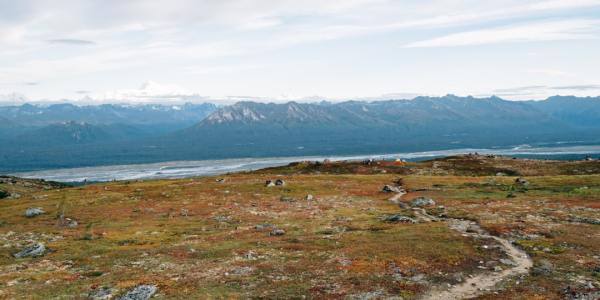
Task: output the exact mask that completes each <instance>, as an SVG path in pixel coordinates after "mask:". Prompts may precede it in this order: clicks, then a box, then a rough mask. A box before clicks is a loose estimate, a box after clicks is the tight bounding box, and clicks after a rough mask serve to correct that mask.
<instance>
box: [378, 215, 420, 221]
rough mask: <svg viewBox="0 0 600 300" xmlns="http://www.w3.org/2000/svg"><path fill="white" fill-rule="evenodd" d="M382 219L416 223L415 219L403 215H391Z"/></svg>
mask: <svg viewBox="0 0 600 300" xmlns="http://www.w3.org/2000/svg"><path fill="white" fill-rule="evenodd" d="M383 220H384V221H385V222H389V223H417V221H415V219H413V218H410V217H407V216H403V215H391V216H388V217H385V219H383Z"/></svg>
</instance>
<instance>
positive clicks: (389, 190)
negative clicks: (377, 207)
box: [381, 185, 402, 193]
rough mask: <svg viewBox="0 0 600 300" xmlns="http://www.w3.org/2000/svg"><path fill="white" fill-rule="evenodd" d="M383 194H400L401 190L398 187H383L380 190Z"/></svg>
mask: <svg viewBox="0 0 600 300" xmlns="http://www.w3.org/2000/svg"><path fill="white" fill-rule="evenodd" d="M381 190H382V191H383V192H384V193H400V192H402V188H401V187H398V186H391V185H385V186H383V189H381Z"/></svg>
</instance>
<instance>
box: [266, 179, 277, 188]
mask: <svg viewBox="0 0 600 300" xmlns="http://www.w3.org/2000/svg"><path fill="white" fill-rule="evenodd" d="M265 186H266V187H272V186H275V182H274V181H273V180H267V181H266V182H265Z"/></svg>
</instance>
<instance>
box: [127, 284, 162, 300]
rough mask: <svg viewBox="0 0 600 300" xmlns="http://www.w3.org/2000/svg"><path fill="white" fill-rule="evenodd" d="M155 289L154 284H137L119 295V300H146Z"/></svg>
mask: <svg viewBox="0 0 600 300" xmlns="http://www.w3.org/2000/svg"><path fill="white" fill-rule="evenodd" d="M157 290H158V288H157V287H156V286H155V285H138V286H136V287H135V288H133V289H131V290H129V291H128V292H127V293H125V294H124V295H123V296H121V297H119V300H148V299H150V298H151V297H152V295H154V294H155V293H156V291H157Z"/></svg>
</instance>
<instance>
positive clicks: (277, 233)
mask: <svg viewBox="0 0 600 300" xmlns="http://www.w3.org/2000/svg"><path fill="white" fill-rule="evenodd" d="M284 234H285V230H283V229H273V230H272V231H271V232H270V233H269V235H271V236H281V235H284Z"/></svg>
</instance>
